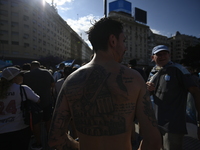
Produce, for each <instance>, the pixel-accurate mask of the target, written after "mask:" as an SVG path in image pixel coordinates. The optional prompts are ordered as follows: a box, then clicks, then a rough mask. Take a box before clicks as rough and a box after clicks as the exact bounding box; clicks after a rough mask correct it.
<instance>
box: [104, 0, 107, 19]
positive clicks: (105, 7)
mask: <svg viewBox="0 0 200 150" xmlns="http://www.w3.org/2000/svg"><path fill="white" fill-rule="evenodd" d="M104 15H105V18H106V17H107V0H104Z"/></svg>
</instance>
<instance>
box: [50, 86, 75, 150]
mask: <svg viewBox="0 0 200 150" xmlns="http://www.w3.org/2000/svg"><path fill="white" fill-rule="evenodd" d="M70 119H71V113H70V109H69V104H68V102H67V98H66V96H65V95H64V90H62V92H61V94H60V95H59V97H58V101H57V103H56V107H55V110H54V114H53V118H52V123H51V127H50V131H49V141H48V143H49V146H50V147H52V148H55V149H56V150H63V149H65V150H68V149H78V142H77V141H75V140H74V139H73V138H71V137H70V136H69V135H68V134H67V131H68V125H69V122H70Z"/></svg>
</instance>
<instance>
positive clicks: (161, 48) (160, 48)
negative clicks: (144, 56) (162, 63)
mask: <svg viewBox="0 0 200 150" xmlns="http://www.w3.org/2000/svg"><path fill="white" fill-rule="evenodd" d="M160 51H168V52H170V50H169V48H168V47H167V46H165V45H158V46H156V47H154V48H153V50H152V55H154V54H156V53H158V52H160Z"/></svg>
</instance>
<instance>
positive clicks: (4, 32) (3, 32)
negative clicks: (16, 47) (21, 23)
mask: <svg viewBox="0 0 200 150" xmlns="http://www.w3.org/2000/svg"><path fill="white" fill-rule="evenodd" d="M6 34H8V31H7V30H0V35H6Z"/></svg>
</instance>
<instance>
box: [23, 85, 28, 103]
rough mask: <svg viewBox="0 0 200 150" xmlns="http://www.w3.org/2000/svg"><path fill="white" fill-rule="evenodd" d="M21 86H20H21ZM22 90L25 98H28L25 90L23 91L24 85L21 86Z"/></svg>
mask: <svg viewBox="0 0 200 150" xmlns="http://www.w3.org/2000/svg"><path fill="white" fill-rule="evenodd" d="M21 87H22V86H21ZM22 91H23V93H24V96H25V98H26V100H28V98H27V95H26V91H25V89H24V87H22Z"/></svg>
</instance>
